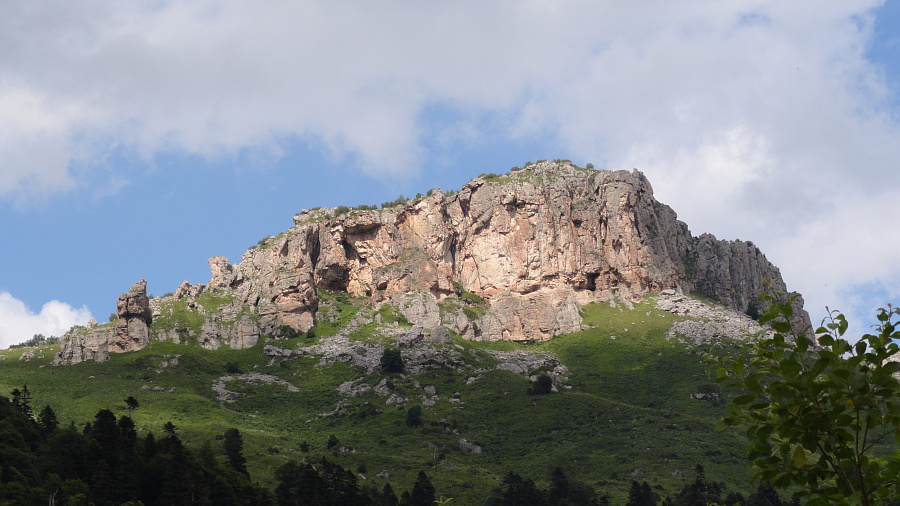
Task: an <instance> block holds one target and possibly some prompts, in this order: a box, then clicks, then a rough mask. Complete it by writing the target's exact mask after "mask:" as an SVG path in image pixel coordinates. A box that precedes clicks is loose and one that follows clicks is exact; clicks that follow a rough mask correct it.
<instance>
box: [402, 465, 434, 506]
mask: <svg viewBox="0 0 900 506" xmlns="http://www.w3.org/2000/svg"><path fill="white" fill-rule="evenodd" d="M404 495H405V494H404ZM434 499H435V496H434V485H432V484H431V480H429V479H428V475H426V474H425V471H419V475H418V476H416V482H415V483H414V484H413V488H412V492H411V493H410V494H409V499H408V501H407V502H406V503H405V504H406V506H430V505H432V504H434Z"/></svg>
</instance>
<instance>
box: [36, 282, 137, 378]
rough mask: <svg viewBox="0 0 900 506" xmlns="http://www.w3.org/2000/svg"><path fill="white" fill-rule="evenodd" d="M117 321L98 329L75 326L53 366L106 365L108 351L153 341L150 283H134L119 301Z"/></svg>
mask: <svg viewBox="0 0 900 506" xmlns="http://www.w3.org/2000/svg"><path fill="white" fill-rule="evenodd" d="M116 314H117V315H118V319H116V320H115V321H113V322H110V323H109V324H107V325H101V326H99V327H97V326H94V325H89V326H88V327H75V328H74V329H72V330H70V331H69V332H68V333H66V335H64V336H63V337H62V338H61V339H60V350H59V353H57V354H56V358H55V359H54V360H53V363H54V364H77V363H79V362H83V361H85V360H94V361H96V362H103V361H105V360H106V359H107V358H109V352H116V353H121V352H124V351H134V350H139V349H141V348H143V347H144V346H147V343H149V342H150V325H151V323H152V321H153V318H152V315H151V312H150V299H149V298H148V297H147V280H145V279H142V280H140V281H138V282H137V283H135V284H133V285H132V286H131V288H129V289H128V291H127V292H125V293H123V294H122V295H119V299H118V301H117V302H116Z"/></svg>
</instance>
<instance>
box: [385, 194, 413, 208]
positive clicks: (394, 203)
mask: <svg viewBox="0 0 900 506" xmlns="http://www.w3.org/2000/svg"><path fill="white" fill-rule="evenodd" d="M407 202H409V199H408V198H406V197H404V196H403V195H400V196H399V197H397V198H396V199H394V200H389V201H387V202H382V203H381V208H382V209H389V208H391V207H397V206H402V205H404V204H406V203H407Z"/></svg>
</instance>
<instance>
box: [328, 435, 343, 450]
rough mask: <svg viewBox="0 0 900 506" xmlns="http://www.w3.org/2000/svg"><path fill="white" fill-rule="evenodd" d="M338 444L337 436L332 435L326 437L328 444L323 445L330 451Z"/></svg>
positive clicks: (339, 442) (339, 441)
mask: <svg viewBox="0 0 900 506" xmlns="http://www.w3.org/2000/svg"><path fill="white" fill-rule="evenodd" d="M339 444H341V440H340V439H338V438H337V436H335V435H334V434H332V435H330V436H328V443H326V444H325V447H326V448H328V449H329V450H330V449H332V448H334V447H335V446H337V445H339Z"/></svg>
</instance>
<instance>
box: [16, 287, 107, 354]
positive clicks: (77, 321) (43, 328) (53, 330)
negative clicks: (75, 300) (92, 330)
mask: <svg viewBox="0 0 900 506" xmlns="http://www.w3.org/2000/svg"><path fill="white" fill-rule="evenodd" d="M90 319H91V312H90V311H88V309H87V308H86V307H82V308H81V309H75V308H73V307H72V306H70V305H68V304H66V303H65V302H60V301H58V300H51V301H50V302H48V303H46V304H44V307H42V308H41V312H40V313H38V314H35V313H34V312H32V311H31V310H30V309H29V308H28V307H27V306H26V305H25V303H24V302H22V301H20V300H19V299H16V298H15V297H13V296H12V295H10V294H9V292H0V322H2V323H0V349H3V348H6V347H8V346H9V345H11V344H19V343H21V342H24V341H27V340H28V339H31V338H32V337H33V336H34V335H35V334H43V335H44V336H45V337H50V336H57V337H58V336H61V335H63V334H64V333H65V332H66V331H67V330H69V329H70V328H71V327H72V326H73V325H84V324H85V323H87V322H88V320H90Z"/></svg>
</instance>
